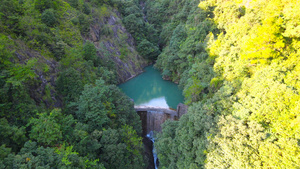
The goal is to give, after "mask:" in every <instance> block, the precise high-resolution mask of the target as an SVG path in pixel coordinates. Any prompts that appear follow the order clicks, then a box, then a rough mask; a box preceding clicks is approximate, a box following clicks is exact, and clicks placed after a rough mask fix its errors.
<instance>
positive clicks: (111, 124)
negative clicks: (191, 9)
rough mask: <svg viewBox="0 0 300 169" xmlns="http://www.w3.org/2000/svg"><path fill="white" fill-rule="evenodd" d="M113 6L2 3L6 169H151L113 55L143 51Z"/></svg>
mask: <svg viewBox="0 0 300 169" xmlns="http://www.w3.org/2000/svg"><path fill="white" fill-rule="evenodd" d="M114 10H115V9H114V7H113V3H112V2H110V1H93V0H92V1H84V0H51V1H49V0H21V1H19V0H2V1H1V3H0V55H1V57H0V63H1V64H0V137H1V139H0V168H144V167H145V162H144V158H143V155H142V153H143V146H142V141H141V137H140V136H141V124H140V119H139V117H138V115H137V114H136V112H135V110H134V108H133V103H132V102H131V101H130V100H129V98H128V97H127V96H125V94H123V93H122V92H121V91H120V90H119V89H118V87H116V84H117V82H118V81H119V80H118V78H119V77H118V74H117V71H116V64H115V62H114V61H113V59H112V58H113V57H119V59H122V60H125V61H126V60H128V59H129V58H130V57H132V56H134V57H135V56H136V55H137V52H136V51H135V50H131V51H129V48H130V45H129V43H128V42H127V41H128V40H127V39H128V36H127V34H126V32H124V31H121V30H120V29H124V28H118V29H115V30H112V29H113V28H112V24H109V23H108V24H107V22H108V21H107V20H108V19H109V18H114V20H115V22H116V23H113V24H119V25H120V26H119V27H121V26H122V25H123V24H122V21H121V19H120V18H119V17H118V16H117V15H118V13H116V12H114ZM95 23H98V25H100V28H99V30H100V33H99V36H98V35H95V33H94V34H92V32H93V31H94V30H92V28H93V26H95ZM125 23H126V22H125ZM93 24H94V25H93ZM94 35H95V36H94ZM91 41H93V42H91ZM106 44H113V45H114V49H113V50H111V51H109V50H110V49H109V50H108V48H107V47H106V46H105V45H106ZM146 45H148V43H146ZM95 46H96V47H97V48H96V47H95ZM150 46H151V47H153V46H154V45H152V44H150ZM153 48H155V47H153ZM115 51H116V52H115ZM119 51H121V52H120V53H121V54H114V53H118V52H119Z"/></svg>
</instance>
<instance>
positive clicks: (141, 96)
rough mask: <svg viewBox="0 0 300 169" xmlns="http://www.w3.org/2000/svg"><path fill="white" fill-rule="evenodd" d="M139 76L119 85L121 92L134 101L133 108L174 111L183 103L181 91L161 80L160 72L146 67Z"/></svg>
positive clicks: (169, 82) (173, 84) (171, 83)
mask: <svg viewBox="0 0 300 169" xmlns="http://www.w3.org/2000/svg"><path fill="white" fill-rule="evenodd" d="M144 70H145V71H144V72H143V73H142V74H140V75H139V76H137V77H135V78H133V79H131V80H129V81H127V82H125V83H122V84H120V85H119V87H120V88H121V90H122V91H123V92H124V93H125V94H126V95H127V96H129V97H130V98H131V99H133V100H134V105H135V106H151V107H162V108H173V109H176V108H177V105H178V104H179V103H183V101H184V97H183V95H182V90H180V89H179V88H178V86H177V85H176V84H175V83H173V82H171V81H166V80H163V79H162V76H161V74H160V72H159V71H158V70H156V69H154V68H153V66H148V67H146V68H145V69H144Z"/></svg>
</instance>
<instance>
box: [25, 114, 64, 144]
mask: <svg viewBox="0 0 300 169" xmlns="http://www.w3.org/2000/svg"><path fill="white" fill-rule="evenodd" d="M60 114H61V112H60V110H56V109H54V110H52V111H51V112H50V114H49V115H48V113H41V114H38V116H39V117H38V118H33V119H31V120H30V122H29V123H28V126H31V131H30V135H29V136H30V138H31V139H33V140H36V141H37V142H38V143H40V144H41V145H49V146H54V144H58V143H60V142H61V139H62V131H61V125H60V124H59V123H58V121H57V119H56V118H57V116H60Z"/></svg>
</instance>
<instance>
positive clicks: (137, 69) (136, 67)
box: [85, 11, 149, 83]
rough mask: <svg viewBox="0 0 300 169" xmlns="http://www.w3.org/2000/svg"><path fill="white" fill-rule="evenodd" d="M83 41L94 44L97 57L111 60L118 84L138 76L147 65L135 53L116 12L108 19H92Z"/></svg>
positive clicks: (133, 45)
mask: <svg viewBox="0 0 300 169" xmlns="http://www.w3.org/2000/svg"><path fill="white" fill-rule="evenodd" d="M85 39H86V40H90V41H92V42H93V43H94V44H95V46H96V48H97V49H98V52H97V53H98V56H99V57H101V58H105V57H109V58H110V59H111V60H113V62H114V63H115V65H116V70H117V74H118V81H119V83H122V82H125V81H127V80H128V79H131V78H132V77H135V76H136V75H138V74H140V73H141V72H142V71H143V68H144V67H145V66H147V65H149V62H148V61H146V60H145V59H144V58H143V57H141V56H140V55H139V54H138V52H137V51H136V49H135V41H134V39H133V37H132V36H131V34H130V33H128V32H127V30H126V29H125V27H124V26H123V25H122V21H121V16H120V14H119V13H118V12H117V11H112V12H111V13H110V15H109V16H108V17H103V18H94V21H93V22H92V24H91V26H90V34H89V36H88V37H85Z"/></svg>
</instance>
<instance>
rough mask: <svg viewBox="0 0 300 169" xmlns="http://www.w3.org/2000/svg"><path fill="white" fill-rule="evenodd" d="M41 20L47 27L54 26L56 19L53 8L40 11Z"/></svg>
mask: <svg viewBox="0 0 300 169" xmlns="http://www.w3.org/2000/svg"><path fill="white" fill-rule="evenodd" d="M42 22H43V23H44V24H46V25H47V26H49V27H54V26H55V24H56V23H57V19H56V17H55V13H54V10H53V9H46V10H45V11H44V12H43V13H42Z"/></svg>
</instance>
